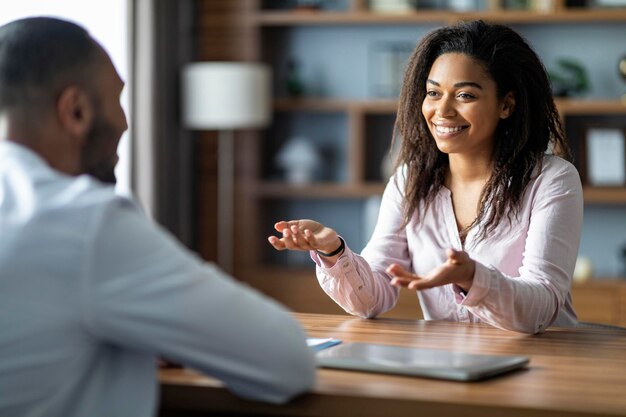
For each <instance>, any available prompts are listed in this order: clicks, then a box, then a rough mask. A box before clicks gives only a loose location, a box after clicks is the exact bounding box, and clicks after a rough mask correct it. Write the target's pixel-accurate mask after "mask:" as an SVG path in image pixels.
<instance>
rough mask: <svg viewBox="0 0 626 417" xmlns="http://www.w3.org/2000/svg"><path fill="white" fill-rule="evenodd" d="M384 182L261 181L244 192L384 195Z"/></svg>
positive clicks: (281, 195)
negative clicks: (351, 183)
mask: <svg viewBox="0 0 626 417" xmlns="http://www.w3.org/2000/svg"><path fill="white" fill-rule="evenodd" d="M384 189H385V185H384V184H383V183H377V182H373V183H363V184H355V185H346V184H335V183H318V184H304V185H292V184H287V183H284V182H259V183H256V184H251V185H250V186H249V188H246V190H245V191H244V192H248V193H252V194H254V195H256V196H257V197H260V198H289V199H290V198H305V199H307V198H333V199H337V198H346V199H349V198H367V197H371V196H376V195H382V193H383V191H384Z"/></svg>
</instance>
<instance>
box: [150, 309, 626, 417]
mask: <svg viewBox="0 0 626 417" xmlns="http://www.w3.org/2000/svg"><path fill="white" fill-rule="evenodd" d="M295 315H296V317H297V318H298V319H299V320H300V322H301V323H302V325H303V326H304V328H305V329H306V330H307V332H308V334H309V335H310V336H312V337H335V338H339V339H342V340H343V341H345V342H349V341H354V342H357V341H358V342H372V343H384V344H393V345H403V346H414V347H423V348H438V349H448V350H460V351H464V352H470V353H491V354H521V355H527V356H529V357H530V365H529V367H528V369H526V370H522V371H517V372H515V373H512V374H508V375H504V376H501V377H497V378H494V379H490V380H486V381H482V382H470V383H462V382H449V381H438V380H431V379H424V378H414V377H402V376H392V375H381V374H372V373H360V372H347V371H337V370H326V369H321V370H319V371H318V381H317V384H316V386H315V388H314V390H313V391H312V392H311V393H309V394H305V395H303V396H301V397H299V398H296V399H294V400H293V401H291V402H290V403H289V404H287V405H284V406H272V405H267V404H261V403H258V402H253V401H247V400H241V399H238V398H236V397H234V396H233V395H232V394H230V393H228V392H227V391H226V390H225V389H224V388H223V387H222V386H221V385H220V384H219V383H218V382H217V381H215V380H212V379H210V378H207V377H204V376H201V375H199V374H197V373H194V372H192V371H185V370H165V371H162V372H161V375H160V379H161V388H162V393H161V413H162V414H161V415H162V416H167V417H170V416H179V417H180V416H201V415H212V416H214V415H219V416H226V415H236V414H238V415H265V416H279V415H280V416H309V417H312V416H329V417H330V416H337V417H339V416H341V417H350V416H354V417H357V416H358V417H368V416H372V417H391V416H411V417H419V416H429V417H430V416H433V417H443V416H454V417H460V416H463V417H467V416H470V417H471V416H497V417H501V416H507V417H508V416H546V415H551V416H552V415H553V416H560V417H568V416H626V332H620V331H610V330H596V329H585V330H582V329H578V330H567V329H551V330H548V331H546V332H544V333H542V334H539V335H535V336H528V335H521V334H517V333H512V332H507V331H503V330H497V329H495V328H492V327H489V326H486V325H476V324H460V323H450V322H433V321H431V322H427V321H414V320H413V321H412V320H398V319H376V320H361V319H358V318H346V317H345V316H334V315H317V314H295Z"/></svg>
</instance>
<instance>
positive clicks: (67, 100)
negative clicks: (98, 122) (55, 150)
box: [56, 86, 94, 145]
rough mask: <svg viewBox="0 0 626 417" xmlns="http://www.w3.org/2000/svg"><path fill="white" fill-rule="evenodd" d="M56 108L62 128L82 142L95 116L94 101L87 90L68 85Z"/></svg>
mask: <svg viewBox="0 0 626 417" xmlns="http://www.w3.org/2000/svg"><path fill="white" fill-rule="evenodd" d="M56 110H57V117H58V120H59V124H60V127H61V129H62V130H63V131H64V132H66V133H68V134H69V136H70V137H72V138H75V139H77V140H79V141H81V142H82V141H83V140H84V138H85V137H86V136H87V133H88V132H89V130H90V129H91V125H92V123H93V118H94V108H93V103H92V101H91V99H90V97H89V95H88V94H87V92H85V91H84V90H83V89H81V88H79V87H76V86H71V87H67V88H66V89H65V90H63V91H62V92H61V95H60V96H59V98H58V100H57V107H56ZM81 145H82V143H81Z"/></svg>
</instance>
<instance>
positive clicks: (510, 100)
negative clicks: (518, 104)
mask: <svg viewBox="0 0 626 417" xmlns="http://www.w3.org/2000/svg"><path fill="white" fill-rule="evenodd" d="M514 110H515V93H514V92H513V91H509V92H508V93H506V94H505V96H504V98H503V99H502V107H501V109H500V119H507V118H508V117H509V116H510V115H512V114H513V111H514Z"/></svg>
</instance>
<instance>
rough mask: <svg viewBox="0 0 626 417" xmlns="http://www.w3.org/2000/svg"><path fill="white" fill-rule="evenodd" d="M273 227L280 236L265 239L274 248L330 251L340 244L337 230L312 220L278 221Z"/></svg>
mask: <svg viewBox="0 0 626 417" xmlns="http://www.w3.org/2000/svg"><path fill="white" fill-rule="evenodd" d="M274 229H276V231H277V232H279V233H281V234H282V237H280V238H279V237H277V236H270V237H268V239H267V240H268V241H269V242H270V244H271V245H272V246H273V247H274V248H275V249H276V250H285V249H289V250H301V251H309V250H319V251H321V252H332V251H333V250H335V249H336V248H337V247H338V246H339V244H340V241H339V237H338V236H337V232H335V231H334V230H333V229H331V228H330V227H326V226H324V225H323V224H321V223H318V222H316V221H314V220H308V219H302V220H290V221H279V222H278V223H276V224H275V225H274Z"/></svg>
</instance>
